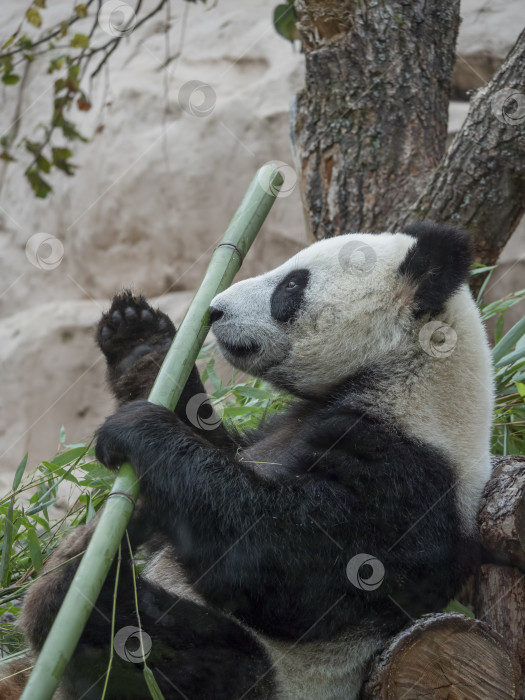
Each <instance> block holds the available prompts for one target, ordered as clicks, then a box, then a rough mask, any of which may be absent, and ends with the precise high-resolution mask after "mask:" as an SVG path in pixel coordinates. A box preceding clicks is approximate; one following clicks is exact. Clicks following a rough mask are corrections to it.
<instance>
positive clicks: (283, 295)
mask: <svg viewBox="0 0 525 700" xmlns="http://www.w3.org/2000/svg"><path fill="white" fill-rule="evenodd" d="M309 277H310V273H309V271H308V270H294V271H293V272H290V273H289V274H288V275H286V277H285V278H284V279H282V280H281V281H280V282H279V284H278V285H277V287H276V288H275V289H274V291H273V294H272V298H271V302H270V307H271V314H272V318H274V319H275V320H276V321H281V322H283V323H285V322H287V321H293V319H294V318H295V317H296V316H297V314H298V312H299V309H300V308H301V305H302V303H303V300H304V292H305V290H306V287H307V285H308V279H309Z"/></svg>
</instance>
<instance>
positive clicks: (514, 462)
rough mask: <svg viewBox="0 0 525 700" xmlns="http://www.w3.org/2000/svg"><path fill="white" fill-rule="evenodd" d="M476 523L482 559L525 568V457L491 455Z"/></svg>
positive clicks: (524, 569)
mask: <svg viewBox="0 0 525 700" xmlns="http://www.w3.org/2000/svg"><path fill="white" fill-rule="evenodd" d="M492 468H493V471H492V477H491V479H490V481H489V483H488V484H487V485H486V486H485V489H484V491H483V497H482V499H481V505H480V509H479V515H478V522H479V530H480V533H481V540H482V543H483V547H484V550H485V560H486V561H489V562H497V563H500V564H510V565H511V566H517V567H518V568H519V569H521V570H522V571H525V457H519V456H517V457H494V458H493V459H492Z"/></svg>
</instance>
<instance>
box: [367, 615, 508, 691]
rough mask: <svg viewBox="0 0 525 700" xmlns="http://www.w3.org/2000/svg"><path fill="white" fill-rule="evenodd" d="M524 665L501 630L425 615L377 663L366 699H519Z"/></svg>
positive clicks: (457, 618)
mask: <svg viewBox="0 0 525 700" xmlns="http://www.w3.org/2000/svg"><path fill="white" fill-rule="evenodd" d="M518 682H519V669H518V668H517V666H516V664H515V662H514V661H513V659H512V656H511V654H510V653H509V650H508V649H507V646H506V644H505V642H504V640H503V638H502V637H500V635H499V634H497V633H496V632H494V631H493V630H492V629H491V628H490V627H489V626H488V625H487V624H485V623H484V622H481V621H480V620H473V619H471V618H468V617H465V616H464V615H459V614H456V613H438V614H432V615H425V616H424V617H422V618H421V619H420V620H418V621H417V622H416V623H415V624H414V625H413V626H412V627H410V628H409V629H407V630H404V631H403V632H401V633H400V634H398V635H397V636H396V637H394V639H393V640H392V641H391V643H390V644H389V646H388V647H387V648H386V649H385V650H384V651H383V652H382V653H381V654H380V656H379V657H377V659H376V660H375V661H374V663H373V666H372V669H371V673H370V676H369V680H368V681H367V683H366V684H365V686H364V687H363V691H362V695H361V697H362V699H363V700H401V699H403V700H415V699H416V698H429V699H432V700H514V699H515V698H516V697H519V696H517V688H518Z"/></svg>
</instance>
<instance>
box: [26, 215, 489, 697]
mask: <svg viewBox="0 0 525 700" xmlns="http://www.w3.org/2000/svg"><path fill="white" fill-rule="evenodd" d="M356 248H360V251H359V250H358V251H357V253H356V254H357V262H355V260H354V261H353V262H351V264H350V265H347V264H346V262H347V257H345V256H346V252H352V251H355V250H356ZM345 251H346V252H345ZM363 251H364V253H365V262H364V263H363V264H362V263H360V262H359V260H360V258H359V256H360V255H361V253H362V252H363ZM367 254H370V255H368V257H367ZM354 257H355V256H354ZM370 260H372V264H370ZM469 264H470V250H469V244H468V240H467V238H466V236H465V235H464V234H462V233H461V232H458V231H455V230H453V229H446V228H441V227H437V226H434V225H432V224H428V223H427V224H425V223H420V224H416V225H414V226H412V227H410V228H409V229H408V230H407V231H406V232H405V233H396V234H391V233H383V234H380V235H370V234H354V235H348V236H341V237H339V238H335V239H329V240H323V241H321V242H318V243H315V244H314V245H312V246H310V247H309V248H307V249H305V250H303V251H302V252H300V253H299V254H298V255H296V256H295V257H294V258H292V259H291V260H289V261H288V262H286V263H285V264H284V265H281V266H280V267H278V268H277V269H275V270H273V271H271V272H268V273H266V274H264V275H261V276H259V277H256V278H253V279H249V280H246V281H242V282H239V283H237V284H235V285H233V286H232V287H231V288H230V289H228V290H226V291H225V292H223V293H222V294H219V295H218V296H217V297H216V298H215V299H214V300H213V303H212V312H211V317H212V321H213V324H212V326H213V331H214V333H215V336H216V338H217V341H218V344H219V347H220V348H221V350H222V352H223V354H224V356H225V357H226V358H227V359H228V360H229V361H230V362H231V364H233V365H234V366H235V367H237V368H239V369H241V370H244V371H247V372H250V373H252V374H254V375H256V376H260V377H264V378H266V379H267V380H269V381H270V382H272V383H273V384H274V385H276V386H277V387H282V388H284V389H285V390H286V391H287V392H289V393H291V394H292V395H294V396H295V397H296V400H295V401H294V402H293V403H292V404H291V405H290V407H289V408H288V409H287V410H286V411H285V412H284V413H282V414H280V415H278V416H275V417H273V418H271V419H270V420H269V421H268V422H266V423H265V424H264V425H262V426H261V427H260V428H259V429H258V430H257V431H255V432H252V433H249V434H246V435H237V434H235V433H233V432H228V431H227V430H226V428H225V427H224V425H222V424H221V425H219V426H218V427H217V429H216V430H198V429H197V428H195V427H193V425H192V424H191V421H190V420H189V419H188V416H187V413H186V410H185V409H186V406H187V405H188V401H189V400H190V399H191V397H192V396H194V395H195V394H198V393H203V392H204V389H203V387H202V384H201V381H200V379H199V377H198V374H197V372H196V370H194V371H193V373H192V375H191V377H190V379H189V381H188V384H187V386H186V388H185V391H184V395H183V397H182V399H181V401H180V403H179V408H178V409H177V410H176V411H175V412H174V413H171V412H169V411H168V410H166V409H164V408H162V407H159V406H155V405H152V404H150V403H148V402H147V401H146V400H144V398H142V397H144V396H146V395H147V392H148V390H149V388H150V386H151V382H152V380H153V377H154V376H155V373H156V372H157V370H158V365H159V363H160V360H161V359H162V357H163V355H164V353H165V352H166V348H167V345H168V344H169V341H170V340H171V337H172V336H173V334H174V328H173V325H172V324H171V322H170V321H169V319H168V318H167V317H166V316H165V315H164V314H162V313H161V312H159V311H154V310H153V309H152V308H151V307H149V306H148V304H147V303H146V301H145V300H144V299H143V298H142V297H138V298H137V297H134V296H132V295H131V294H130V293H124V294H121V295H119V296H117V297H116V298H115V299H114V300H113V305H112V307H111V309H110V311H109V312H108V313H107V314H104V316H103V317H102V320H101V322H100V325H99V329H98V342H99V344H100V347H101V348H102V350H103V352H104V353H105V355H106V357H107V360H108V368H109V379H110V383H111V386H112V389H113V391H114V393H115V395H116V396H117V398H118V400H119V403H120V408H119V409H118V411H117V412H116V413H115V415H113V416H111V417H109V418H108V419H107V420H106V422H105V423H104V425H103V426H102V427H101V428H100V430H99V431H98V437H97V456H98V458H99V459H100V460H101V461H102V462H103V463H104V464H106V465H107V466H108V467H110V468H115V467H117V465H119V464H120V463H121V462H122V461H123V460H124V459H129V460H130V461H131V462H132V463H133V465H134V467H135V469H136V472H137V474H138V475H139V477H140V478H141V502H140V504H139V507H138V510H137V513H136V515H135V516H134V519H133V520H132V523H131V528H130V534H131V538H132V540H133V542H134V543H135V544H138V543H141V542H145V543H146V544H147V545H148V546H149V549H150V552H151V559H150V562H149V565H148V568H147V570H146V572H145V574H144V575H143V576H142V577H141V579H140V580H139V593H138V595H139V605H140V613H141V621H142V626H143V628H144V631H145V632H146V633H147V634H148V635H149V636H150V637H151V639H152V649H151V654H150V656H149V658H148V664H149V666H150V667H151V668H152V669H153V672H154V673H155V676H156V679H157V682H158V683H159V685H160V687H161V689H162V691H163V693H164V695H165V697H166V698H167V700H169V699H171V698H173V699H175V698H177V699H179V698H181V697H185V698H189V700H196V699H202V700H204V699H214V700H234V699H237V700H240V698H249V699H250V700H254V699H257V700H259V699H261V700H262V699H265V700H276V699H280V700H299V699H301V700H351V699H352V698H356V697H357V695H358V693H359V689H360V687H361V684H362V681H363V678H364V674H365V673H366V666H367V663H368V661H369V660H370V658H371V656H372V655H373V654H374V652H375V651H376V650H377V649H379V648H380V647H381V646H382V645H383V644H384V642H385V640H386V639H388V637H389V636H390V635H392V634H393V633H394V632H395V631H397V630H399V629H400V628H402V627H403V626H404V625H406V624H408V623H409V622H410V618H414V617H417V616H418V615H420V614H422V613H424V612H429V611H433V610H440V609H442V608H443V606H445V605H446V603H447V602H448V601H449V599H450V598H451V597H453V595H454V593H455V592H456V591H457V588H458V585H459V583H460V581H461V579H462V577H463V576H464V575H465V572H466V571H467V570H468V568H469V565H470V562H471V558H472V553H473V551H475V543H476V524H475V516H476V511H477V508H478V501H479V497H480V494H481V490H482V488H483V486H484V484H485V482H486V481H487V479H488V476H489V469H490V466H489V436H490V426H491V409H492V401H493V389H492V374H491V363H490V358H489V351H488V345H487V341H486V337H485V333H484V330H483V327H482V324H481V321H480V317H479V314H478V311H477V308H476V305H475V304H474V302H473V300H472V298H471V295H470V293H469V291H468V289H467V287H466V286H465V285H464V282H465V279H466V277H467V274H468V269H469ZM436 320H437V321H439V322H441V323H442V324H443V327H444V328H449V327H451V328H452V329H453V331H454V332H455V334H456V336H457V342H456V344H455V347H454V348H453V351H452V352H447V353H443V356H441V357H435V356H433V354H432V353H429V352H428V351H426V350H425V349H424V348H423V347H422V341H421V338H426V336H425V327H428V326H426V324H428V323H429V322H431V321H436ZM438 335H439V334H438ZM437 342H439V341H437ZM423 345H424V343H423ZM89 536H90V528H89V527H87V528H86V529H85V530H84V531H79V532H75V533H74V534H73V535H72V536H71V538H70V539H68V540H66V542H65V544H64V545H63V546H62V547H61V549H60V550H59V551H58V552H57V553H56V554H55V555H54V558H53V559H52V561H51V563H50V565H49V566H48V569H49V573H48V574H44V575H43V576H42V577H41V578H40V579H39V580H38V581H37V582H36V583H35V584H34V585H33V587H32V589H31V591H30V593H29V596H28V600H27V603H26V606H25V613H24V626H25V628H26V630H27V633H28V636H29V639H30V641H31V643H32V645H33V648H34V649H35V651H36V652H38V650H39V649H40V647H41V645H42V643H43V640H44V638H45V635H46V633H47V631H48V629H49V626H50V624H51V622H52V620H53V618H54V616H55V614H56V610H57V609H58V606H59V604H60V602H61V600H62V599H63V596H64V594H65V592H66V590H67V585H68V584H69V582H70V580H71V577H72V575H73V573H74V570H75V567H76V562H77V560H73V561H69V560H70V558H71V557H72V556H73V554H74V553H76V552H78V551H81V550H82V549H83V548H84V547H85V545H86V543H87V541H88V540H89ZM123 549H124V551H125V549H126V548H125V547H124V548H123ZM362 553H366V554H369V555H370V557H372V558H374V559H377V560H379V562H380V563H381V564H382V565H383V567H384V572H385V573H384V580H383V582H382V583H381V584H380V585H379V586H372V587H371V590H366V589H365V590H363V589H362V588H360V587H359V586H357V585H355V583H352V582H351V581H350V580H349V577H348V575H347V565H348V564H349V562H350V561H352V560H353V558H354V557H355V556H356V555H358V554H362ZM123 556H124V555H123ZM64 562H65V563H64ZM61 563H62V564H63V566H61V567H60V568H56V567H57V565H59V564H61ZM360 573H361V574H362V578H363V580H365V582H366V580H367V579H368V577H369V576H370V573H371V571H370V568H369V567H368V568H367V566H366V565H365V566H364V567H363V571H362V572H360ZM114 575H115V572H114V570H113V571H112V574H111V575H110V577H109V578H108V581H107V582H106V584H105V586H104V589H103V591H102V593H101V595H100V597H99V600H98V601H97V603H96V610H95V611H94V612H93V613H92V615H91V617H90V620H89V622H88V625H87V627H86V630H85V632H84V635H83V637H82V640H81V642H80V644H79V646H78V648H77V651H76V654H75V656H74V659H73V661H72V662H71V664H70V665H69V667H68V670H67V672H66V677H65V680H64V683H63V686H62V690H61V692H62V696H61V697H64V698H73V697H79V696H80V695H81V694H82V693H85V695H83V697H85V698H87V699H88V700H90V699H91V698H98V697H100V691H101V688H102V676H103V673H104V669H105V664H106V660H107V655H108V651H109V645H110V644H111V639H110V626H109V622H108V618H109V617H111V614H110V611H111V600H112V593H113V586H114ZM120 577H121V581H120V584H119V590H118V607H117V617H116V629H119V628H122V627H125V626H127V625H136V624H137V621H136V615H135V610H134V603H133V595H132V585H131V582H130V567H129V562H128V561H127V560H126V557H125V556H124V560H123V562H122V565H121V570H120ZM114 664H115V670H114V675H113V678H114V680H113V682H112V683H111V685H110V689H109V694H108V695H107V696H106V697H109V698H112V699H117V698H146V697H148V693H147V691H146V689H145V687H144V685H143V684H142V681H141V678H142V676H141V669H140V665H138V664H132V663H129V662H126V661H123V660H121V659H120V658H117V656H115V662H114ZM92 684H94V685H92Z"/></svg>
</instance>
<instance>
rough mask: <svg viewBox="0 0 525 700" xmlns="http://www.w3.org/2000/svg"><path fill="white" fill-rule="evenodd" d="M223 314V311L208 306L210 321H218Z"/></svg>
mask: <svg viewBox="0 0 525 700" xmlns="http://www.w3.org/2000/svg"><path fill="white" fill-rule="evenodd" d="M223 315H224V311H221V310H220V309H216V308H214V307H213V306H210V323H215V321H218V320H219V319H220V318H222V316H223Z"/></svg>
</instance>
